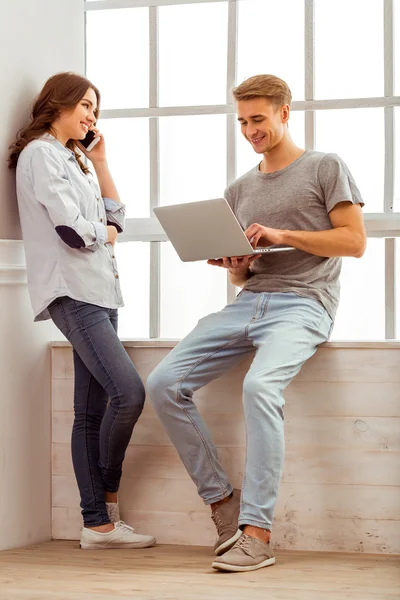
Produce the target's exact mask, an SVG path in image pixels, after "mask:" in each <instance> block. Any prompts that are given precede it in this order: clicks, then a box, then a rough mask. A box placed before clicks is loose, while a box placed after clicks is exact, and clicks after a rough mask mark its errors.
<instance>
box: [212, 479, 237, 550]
mask: <svg viewBox="0 0 400 600" xmlns="http://www.w3.org/2000/svg"><path fill="white" fill-rule="evenodd" d="M239 512H240V490H233V493H232V496H231V497H230V499H229V500H228V501H227V502H222V504H220V505H219V506H218V507H217V508H216V509H215V510H214V511H213V513H212V515H211V518H212V520H213V521H214V523H215V526H216V528H217V531H218V539H217V541H216V542H215V545H214V552H215V554H216V555H217V556H219V555H220V554H223V553H224V552H226V551H227V550H229V548H231V547H232V546H233V544H234V543H235V542H236V540H238V539H239V538H240V535H241V533H242V532H241V531H240V529H239V528H238V527H239V525H238V522H239Z"/></svg>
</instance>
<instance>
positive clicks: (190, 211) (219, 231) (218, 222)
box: [154, 198, 294, 262]
mask: <svg viewBox="0 0 400 600" xmlns="http://www.w3.org/2000/svg"><path fill="white" fill-rule="evenodd" d="M154 214H155V215H156V217H157V219H158V220H159V221H160V223H161V225H162V227H163V229H164V231H165V233H166V234H167V236H168V238H169V240H170V241H171V243H172V245H173V247H174V248H175V250H176V252H177V254H178V255H179V258H180V259H181V260H182V261H183V262H190V261H196V260H207V259H209V258H222V257H223V256H245V255H248V254H266V253H269V252H285V251H288V250H294V248H292V247H290V246H269V247H268V248H256V249H255V250H254V249H253V247H252V245H251V244H250V242H249V240H248V239H247V238H246V236H245V234H244V231H243V229H242V228H241V226H240V224H239V222H238V220H237V219H236V217H235V215H234V214H233V212H232V210H231V207H230V206H229V204H228V202H227V201H226V200H225V198H217V199H215V200H203V201H202V202H188V203H187V204H173V205H172V206H158V207H157V208H154Z"/></svg>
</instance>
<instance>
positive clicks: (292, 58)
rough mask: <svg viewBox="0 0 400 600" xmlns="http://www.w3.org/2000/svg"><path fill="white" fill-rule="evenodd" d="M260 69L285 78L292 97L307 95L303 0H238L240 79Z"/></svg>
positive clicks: (256, 72)
mask: <svg viewBox="0 0 400 600" xmlns="http://www.w3.org/2000/svg"><path fill="white" fill-rule="evenodd" d="M259 73H270V74H272V75H276V76H278V77H280V78H281V79H284V80H285V81H286V82H287V84H288V85H289V87H290V89H291V91H292V95H293V99H294V100H303V99H304V2H300V1H299V0H286V2H277V1H276V0H241V1H240V2H239V27H238V77H237V81H238V83H241V82H242V81H243V80H244V79H247V78H248V77H251V76H253V75H257V74H259Z"/></svg>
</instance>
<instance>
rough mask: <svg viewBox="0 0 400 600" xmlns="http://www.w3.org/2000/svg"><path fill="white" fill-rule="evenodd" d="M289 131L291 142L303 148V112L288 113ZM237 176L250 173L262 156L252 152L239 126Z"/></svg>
mask: <svg viewBox="0 0 400 600" xmlns="http://www.w3.org/2000/svg"><path fill="white" fill-rule="evenodd" d="M289 131H290V135H291V136H292V138H293V141H294V143H295V144H297V146H300V148H303V147H304V144H305V141H304V112H303V111H298V110H297V111H292V112H291V113H290V120H289ZM237 136H238V137H237V162H236V165H237V176H238V177H240V176H241V175H243V174H244V173H247V171H250V169H252V168H253V167H255V166H256V164H258V163H260V162H261V161H262V158H263V157H262V155H261V154H256V152H254V150H253V148H252V146H251V144H250V143H249V142H248V141H247V140H246V139H245V138H244V137H243V135H242V133H241V131H240V125H238V130H237Z"/></svg>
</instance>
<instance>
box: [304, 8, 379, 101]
mask: <svg viewBox="0 0 400 600" xmlns="http://www.w3.org/2000/svg"><path fill="white" fill-rule="evenodd" d="M383 91H384V90H383V2H382V0H368V2H366V1H365V0H334V1H332V2H327V0H315V95H316V98H360V97H364V96H365V97H368V96H383Z"/></svg>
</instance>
